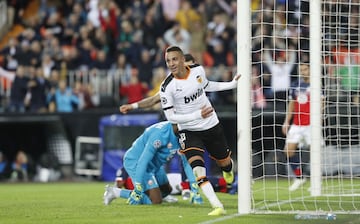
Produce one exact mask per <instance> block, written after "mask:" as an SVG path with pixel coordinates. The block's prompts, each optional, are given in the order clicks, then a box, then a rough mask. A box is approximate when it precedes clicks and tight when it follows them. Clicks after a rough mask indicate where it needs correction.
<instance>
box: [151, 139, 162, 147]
mask: <svg viewBox="0 0 360 224" xmlns="http://www.w3.org/2000/svg"><path fill="white" fill-rule="evenodd" d="M153 146H154V148H155V149H158V148H160V146H161V141H160V140H155V141H154V143H153Z"/></svg>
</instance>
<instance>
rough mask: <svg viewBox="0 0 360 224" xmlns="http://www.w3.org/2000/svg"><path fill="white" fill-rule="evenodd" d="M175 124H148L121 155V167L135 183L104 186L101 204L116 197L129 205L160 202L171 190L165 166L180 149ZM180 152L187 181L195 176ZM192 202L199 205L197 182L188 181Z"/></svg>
mask: <svg viewBox="0 0 360 224" xmlns="http://www.w3.org/2000/svg"><path fill="white" fill-rule="evenodd" d="M177 130H178V129H177V125H176V124H171V123H170V122H167V121H164V122H159V123H156V124H154V125H152V126H150V127H148V128H147V129H146V130H145V131H144V133H143V134H142V135H140V136H139V137H138V138H137V139H136V140H135V141H134V143H133V144H132V146H131V148H130V149H129V150H127V152H126V153H125V155H124V161H123V164H124V168H125V170H126V172H127V173H128V174H129V176H130V178H131V180H133V181H132V183H133V185H134V189H133V190H129V189H121V188H118V187H111V186H109V185H107V186H106V187H105V193H104V198H103V199H104V204H105V205H109V204H110V203H111V201H113V200H114V199H116V198H119V197H120V198H126V199H127V203H128V204H130V205H137V204H160V203H161V202H162V201H163V199H164V198H165V197H166V196H168V195H169V194H170V193H171V191H172V189H171V185H170V184H169V180H168V178H167V175H166V172H165V169H164V165H165V164H166V163H167V162H168V161H170V160H171V159H172V157H173V156H174V155H175V154H176V153H177V152H178V150H179V149H180V145H179V141H178V138H177ZM183 157H184V156H183V155H181V158H182V162H183V166H184V171H185V174H186V175H187V178H188V179H189V180H190V182H194V183H196V181H195V176H194V174H193V172H192V169H191V167H190V165H189V164H188V162H187V160H186V158H183ZM191 186H192V187H191V191H192V192H191V195H192V196H191V200H190V201H191V203H194V204H202V203H203V200H202V198H201V196H200V194H199V192H198V187H197V185H196V184H191Z"/></svg>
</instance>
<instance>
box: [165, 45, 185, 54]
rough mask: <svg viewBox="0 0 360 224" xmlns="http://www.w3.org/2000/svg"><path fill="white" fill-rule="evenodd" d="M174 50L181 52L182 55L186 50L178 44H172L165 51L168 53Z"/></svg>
mask: <svg viewBox="0 0 360 224" xmlns="http://www.w3.org/2000/svg"><path fill="white" fill-rule="evenodd" d="M174 51H177V52H180V53H181V54H182V55H184V52H183V51H182V50H181V48H180V47H178V46H170V47H168V48H166V51H165V52H166V53H168V52H174Z"/></svg>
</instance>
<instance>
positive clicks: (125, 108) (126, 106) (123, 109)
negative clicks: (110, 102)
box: [119, 104, 133, 114]
mask: <svg viewBox="0 0 360 224" xmlns="http://www.w3.org/2000/svg"><path fill="white" fill-rule="evenodd" d="M132 109H133V107H132V106H131V104H124V105H121V106H120V107H119V110H120V112H121V113H123V114H126V113H127V112H129V111H130V110H132Z"/></svg>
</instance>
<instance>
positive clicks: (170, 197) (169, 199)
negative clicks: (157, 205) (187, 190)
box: [162, 194, 179, 203]
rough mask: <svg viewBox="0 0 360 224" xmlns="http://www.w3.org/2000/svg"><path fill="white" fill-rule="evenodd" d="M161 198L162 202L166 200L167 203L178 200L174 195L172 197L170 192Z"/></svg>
mask: <svg viewBox="0 0 360 224" xmlns="http://www.w3.org/2000/svg"><path fill="white" fill-rule="evenodd" d="M162 200H163V202H167V203H176V202H178V201H179V200H178V199H177V198H176V197H174V196H172V195H170V194H169V195H167V196H166V197H164V198H163V199H162Z"/></svg>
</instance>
